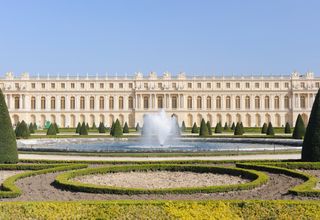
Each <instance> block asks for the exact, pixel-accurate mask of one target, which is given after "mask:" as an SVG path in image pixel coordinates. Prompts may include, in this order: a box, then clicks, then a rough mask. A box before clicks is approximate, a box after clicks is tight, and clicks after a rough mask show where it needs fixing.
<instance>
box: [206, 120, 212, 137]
mask: <svg viewBox="0 0 320 220" xmlns="http://www.w3.org/2000/svg"><path fill="white" fill-rule="evenodd" d="M207 128H208V133H209V135H212V127H211V123H210V121H207Z"/></svg>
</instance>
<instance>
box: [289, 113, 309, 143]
mask: <svg viewBox="0 0 320 220" xmlns="http://www.w3.org/2000/svg"><path fill="white" fill-rule="evenodd" d="M305 133H306V127H305V126H304V122H303V120H302V117H301V115H300V114H299V115H298V117H297V120H296V126H294V130H293V134H292V138H294V139H302V138H303V137H304V135H305Z"/></svg>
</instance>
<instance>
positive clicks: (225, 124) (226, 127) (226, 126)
mask: <svg viewBox="0 0 320 220" xmlns="http://www.w3.org/2000/svg"><path fill="white" fill-rule="evenodd" d="M223 130H224V131H228V130H229V126H228V123H227V122H226V123H224V128H223Z"/></svg>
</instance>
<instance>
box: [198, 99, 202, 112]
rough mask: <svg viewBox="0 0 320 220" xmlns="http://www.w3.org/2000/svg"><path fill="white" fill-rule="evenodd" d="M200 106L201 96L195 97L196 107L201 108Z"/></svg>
mask: <svg viewBox="0 0 320 220" xmlns="http://www.w3.org/2000/svg"><path fill="white" fill-rule="evenodd" d="M201 108H202V98H201V96H198V97H197V109H201Z"/></svg>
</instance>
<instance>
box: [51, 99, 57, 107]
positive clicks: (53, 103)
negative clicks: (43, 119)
mask: <svg viewBox="0 0 320 220" xmlns="http://www.w3.org/2000/svg"><path fill="white" fill-rule="evenodd" d="M50 103H51V109H56V98H55V97H51V102H50Z"/></svg>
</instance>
